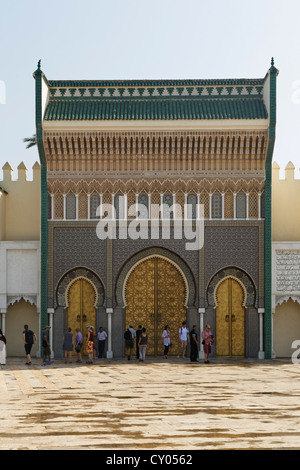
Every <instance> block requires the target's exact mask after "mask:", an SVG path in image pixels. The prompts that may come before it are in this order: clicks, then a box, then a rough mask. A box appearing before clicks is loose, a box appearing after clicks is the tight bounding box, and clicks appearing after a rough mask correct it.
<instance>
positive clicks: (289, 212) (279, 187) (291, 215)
mask: <svg viewBox="0 0 300 470" xmlns="http://www.w3.org/2000/svg"><path fill="white" fill-rule="evenodd" d="M272 241H273V242H280V241H281V242H282V241H284V242H299V241H300V175H299V176H298V178H297V177H296V175H295V166H294V164H293V163H292V162H289V163H288V164H287V165H286V167H285V178H284V179H280V166H279V165H278V164H277V163H276V162H274V163H273V167H272Z"/></svg>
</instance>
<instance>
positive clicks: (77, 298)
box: [67, 279, 96, 339]
mask: <svg viewBox="0 0 300 470" xmlns="http://www.w3.org/2000/svg"><path fill="white" fill-rule="evenodd" d="M94 304H95V291H94V289H93V286H92V285H91V284H90V282H88V281H86V280H85V279H78V280H77V281H75V282H74V283H73V284H72V285H71V287H70V289H69V295H68V305H69V306H68V310H67V328H72V333H73V335H74V336H73V338H74V339H75V336H76V328H79V329H80V331H81V333H82V334H83V337H84V338H85V335H86V331H87V330H86V327H87V326H88V325H91V326H93V327H94V328H95V326H96V325H95V324H96V309H95V307H94Z"/></svg>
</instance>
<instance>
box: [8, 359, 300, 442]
mask: <svg viewBox="0 0 300 470" xmlns="http://www.w3.org/2000/svg"><path fill="white" fill-rule="evenodd" d="M299 367H300V365H295V364H292V363H291V362H289V361H284V360H274V361H255V360H241V361H230V360H212V361H211V364H209V365H204V364H203V363H197V364H191V363H190V362H189V361H188V360H186V361H182V360H178V359H175V358H174V359H170V360H168V361H163V360H160V359H154V358H153V359H152V358H147V362H146V363H143V364H141V363H139V362H134V361H131V363H130V364H128V361H125V360H123V359H115V360H101V361H97V362H96V364H93V365H87V364H76V363H73V364H64V363H63V361H59V360H55V361H54V362H53V363H52V364H51V365H49V366H46V367H44V366H41V362H40V360H38V359H33V360H32V365H31V366H30V367H28V366H24V360H23V358H8V359H7V365H6V366H3V367H1V369H0V392H1V403H0V411H1V415H2V430H1V432H0V450H4V449H7V450H13V449H17V450H21V449H31V450H37V449H38V450H62V449H76V450H79V449H106V450H133V449H134V450H144V449H145V450H146V449H147V450H149V449H151V450H161V449H166V450H200V449H300V429H299V420H300V405H299V397H300V388H299V385H300V374H299V370H300V369H299Z"/></svg>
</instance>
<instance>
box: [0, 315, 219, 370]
mask: <svg viewBox="0 0 300 470" xmlns="http://www.w3.org/2000/svg"><path fill="white" fill-rule="evenodd" d="M50 328H51V327H50V326H49V325H47V326H46V327H45V330H44V332H43V340H42V346H43V365H47V364H51V359H50V338H49V336H50V334H49V332H50ZM178 333H179V350H178V356H177V358H179V357H181V356H182V357H183V358H185V357H186V353H187V346H188V344H189V345H190V359H191V362H198V355H199V341H198V333H197V326H196V325H193V328H192V330H191V331H190V332H189V329H188V328H187V324H186V322H183V323H182V326H181V327H180V328H179V332H178ZM107 338H108V335H107V333H106V331H105V330H104V328H103V327H102V326H100V327H99V331H98V332H97V335H95V332H94V327H93V326H91V325H88V326H87V334H86V342H85V347H86V353H87V354H88V360H87V361H86V363H87V364H93V361H94V359H95V358H96V357H97V356H98V358H102V357H103V355H104V350H105V342H106V340H107ZM213 338H214V337H213V335H212V333H211V328H210V325H206V327H205V329H204V330H203V332H202V344H203V346H204V354H205V361H204V363H205V364H208V363H209V355H210V353H211V346H212V342H213ZM124 339H125V354H126V356H127V358H128V360H130V358H131V356H132V355H133V351H134V349H135V355H136V358H137V359H138V360H139V361H141V362H144V361H145V359H146V350H147V346H148V334H147V332H146V328H143V327H142V325H139V327H138V329H137V330H136V331H135V330H134V328H133V325H131V324H130V325H129V327H128V328H127V330H126V331H125V333H124ZM23 340H24V346H25V353H26V357H27V361H26V365H30V364H31V356H30V354H31V349H32V346H33V345H34V344H36V342H37V336H36V334H35V333H34V332H33V331H31V330H30V329H29V327H28V325H24V331H23ZM162 340H163V346H164V356H163V357H164V359H168V354H169V348H170V347H171V346H172V343H171V331H170V328H169V325H166V326H165V328H164V330H163V333H162ZM74 348H75V351H76V353H77V361H76V362H78V363H82V352H83V348H84V338H83V334H82V332H81V331H80V330H79V328H77V329H76V337H75V343H74V345H73V333H72V330H71V328H67V331H66V332H65V333H64V335H63V351H64V359H65V363H67V362H69V363H70V362H72V360H71V357H72V353H73V351H74ZM5 364H6V338H5V336H4V335H3V333H2V330H0V365H5Z"/></svg>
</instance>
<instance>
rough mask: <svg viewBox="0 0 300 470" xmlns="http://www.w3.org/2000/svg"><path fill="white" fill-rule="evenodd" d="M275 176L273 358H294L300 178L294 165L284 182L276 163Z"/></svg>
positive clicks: (299, 334)
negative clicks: (292, 356)
mask: <svg viewBox="0 0 300 470" xmlns="http://www.w3.org/2000/svg"><path fill="white" fill-rule="evenodd" d="M272 173H273V181H272V231H273V233H272V311H273V356H274V357H291V355H292V353H293V348H292V345H293V342H294V341H298V340H300V315H299V313H300V176H298V177H297V175H295V166H294V164H293V163H292V162H289V163H288V164H287V165H286V167H285V175H284V178H283V179H280V167H279V165H278V164H277V163H276V162H274V163H273V168H272Z"/></svg>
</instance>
